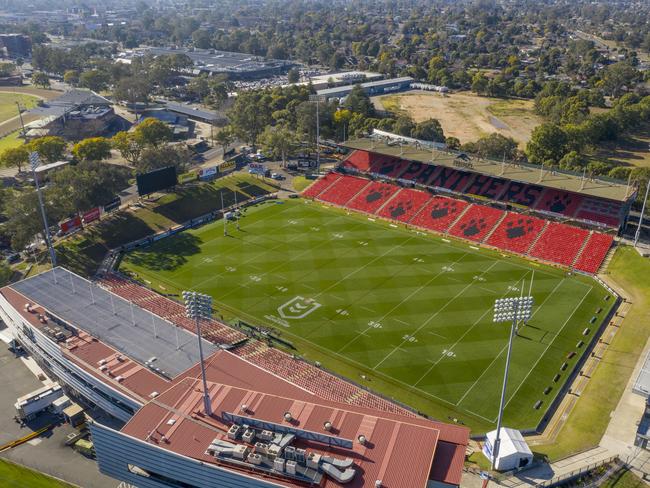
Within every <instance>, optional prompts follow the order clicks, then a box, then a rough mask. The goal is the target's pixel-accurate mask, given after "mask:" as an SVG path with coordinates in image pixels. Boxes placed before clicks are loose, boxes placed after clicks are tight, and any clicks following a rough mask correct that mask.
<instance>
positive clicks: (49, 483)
mask: <svg viewBox="0 0 650 488" xmlns="http://www.w3.org/2000/svg"><path fill="white" fill-rule="evenodd" d="M0 486H5V487H15V488H26V487H30V488H72V485H69V484H68V483H64V482H62V481H59V480H57V479H54V478H51V477H49V476H47V475H45V474H42V473H39V472H37V471H32V470H31V469H29V468H25V467H23V466H20V465H18V464H14V463H12V462H8V461H5V460H0Z"/></svg>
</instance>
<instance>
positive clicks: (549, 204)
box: [546, 193, 573, 213]
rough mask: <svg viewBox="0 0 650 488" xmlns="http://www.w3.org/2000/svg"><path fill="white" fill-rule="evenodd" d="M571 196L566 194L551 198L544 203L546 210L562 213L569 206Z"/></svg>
mask: <svg viewBox="0 0 650 488" xmlns="http://www.w3.org/2000/svg"><path fill="white" fill-rule="evenodd" d="M572 201H573V200H572V199H571V196H570V195H569V194H568V193H565V194H564V195H555V196H554V197H553V198H550V199H549V200H547V201H546V208H548V209H549V210H550V211H551V212H555V213H562V212H564V211H565V210H566V208H567V207H568V206H569V205H571V202H572Z"/></svg>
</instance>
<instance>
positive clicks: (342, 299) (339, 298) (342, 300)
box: [330, 295, 345, 302]
mask: <svg viewBox="0 0 650 488" xmlns="http://www.w3.org/2000/svg"><path fill="white" fill-rule="evenodd" d="M330 296H331V297H332V298H336V299H337V300H340V301H341V302H344V301H345V298H341V297H338V296H336V295H330Z"/></svg>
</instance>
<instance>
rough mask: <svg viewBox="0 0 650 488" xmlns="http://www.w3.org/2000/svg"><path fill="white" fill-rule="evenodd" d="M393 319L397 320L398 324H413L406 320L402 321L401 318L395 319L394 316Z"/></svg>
mask: <svg viewBox="0 0 650 488" xmlns="http://www.w3.org/2000/svg"><path fill="white" fill-rule="evenodd" d="M393 320H395V321H397V322H399V323H400V324H404V325H413V324H409V323H408V322H404V321H403V320H401V319H395V318H394V319H393Z"/></svg>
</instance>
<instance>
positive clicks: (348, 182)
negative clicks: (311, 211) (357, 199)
mask: <svg viewBox="0 0 650 488" xmlns="http://www.w3.org/2000/svg"><path fill="white" fill-rule="evenodd" d="M368 184H370V181H369V180H367V179H365V178H359V177H357V176H347V175H346V176H342V177H341V178H339V179H338V180H337V181H336V182H335V183H334V184H333V185H332V186H330V187H329V188H328V189H327V190H325V191H324V192H323V193H321V194H320V195H318V199H319V200H322V201H324V202H329V203H333V204H334V205H345V204H346V203H348V201H349V200H350V199H351V198H352V197H353V196H355V195H356V194H357V193H359V192H360V191H361V190H362V189H363V187H364V186H366V185H368Z"/></svg>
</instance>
